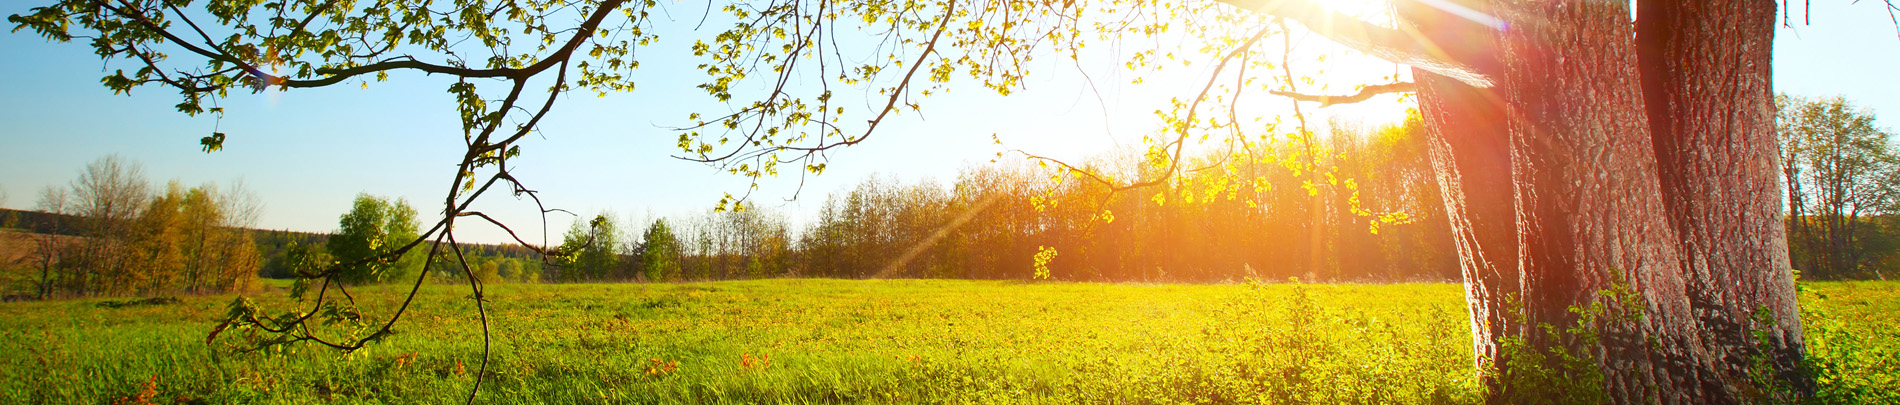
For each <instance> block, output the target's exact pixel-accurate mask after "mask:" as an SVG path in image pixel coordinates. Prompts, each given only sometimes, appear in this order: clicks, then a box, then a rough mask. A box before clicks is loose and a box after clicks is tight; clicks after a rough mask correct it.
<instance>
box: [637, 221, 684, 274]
mask: <svg viewBox="0 0 1900 405" xmlns="http://www.w3.org/2000/svg"><path fill="white" fill-rule="evenodd" d="M640 240H641V244H640V255H639V260H640V269H641V270H642V271H644V272H645V276H646V278H647V280H648V281H672V280H678V279H679V277H680V263H679V256H680V246H679V245H680V242H679V238H677V237H674V236H673V230H672V229H671V228H668V227H667V226H666V220H665V219H660V220H656V221H653V225H649V226H647V231H646V233H644V234H642V235H641V236H640Z"/></svg>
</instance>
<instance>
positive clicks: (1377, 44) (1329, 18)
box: [1219, 0, 1492, 87]
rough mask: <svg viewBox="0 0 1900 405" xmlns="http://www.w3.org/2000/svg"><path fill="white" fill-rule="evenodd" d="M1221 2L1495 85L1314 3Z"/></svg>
mask: <svg viewBox="0 0 1900 405" xmlns="http://www.w3.org/2000/svg"><path fill="white" fill-rule="evenodd" d="M1219 1H1220V2H1222V3H1227V4H1229V5H1232V6H1234V7H1238V8H1241V9H1244V10H1251V11H1255V12H1260V13H1266V14H1269V15H1274V16H1279V17H1284V18H1286V19H1289V20H1293V21H1295V22H1298V23H1300V25H1304V26H1306V28H1307V29H1309V30H1312V31H1313V32H1314V33H1317V34H1319V35H1320V36H1324V37H1326V39H1330V40H1333V42H1337V43H1339V44H1340V45H1344V46H1346V47H1348V48H1352V49H1354V50H1357V51H1360V52H1365V53H1366V54H1367V55H1372V56H1373V57H1376V58H1379V59H1384V60H1386V61H1389V62H1392V63H1399V64H1406V65H1411V66H1412V67H1416V68H1419V69H1425V70H1426V71H1430V72H1432V73H1437V74H1440V75H1444V76H1445V77H1449V78H1452V79H1455V80H1458V81H1460V82H1464V83H1465V84H1469V85H1472V86H1474V87H1491V84H1492V83H1491V75H1490V74H1488V73H1486V72H1481V71H1479V70H1478V69H1477V67H1475V66H1472V65H1470V64H1467V63H1465V62H1462V61H1458V60H1453V59H1452V58H1450V57H1448V56H1446V55H1444V53H1443V52H1435V51H1433V45H1432V44H1429V43H1425V42H1423V40H1422V39H1420V38H1416V37H1414V36H1412V35H1409V34H1406V33H1404V32H1401V31H1399V30H1394V29H1390V28H1385V27H1380V26H1378V25H1376V24H1372V23H1368V22H1365V21H1360V20H1359V19H1356V18H1352V17H1350V16H1347V15H1344V14H1340V13H1339V12H1336V11H1332V10H1329V9H1327V8H1325V7H1321V6H1320V5H1319V4H1318V3H1317V2H1314V1H1312V0H1219Z"/></svg>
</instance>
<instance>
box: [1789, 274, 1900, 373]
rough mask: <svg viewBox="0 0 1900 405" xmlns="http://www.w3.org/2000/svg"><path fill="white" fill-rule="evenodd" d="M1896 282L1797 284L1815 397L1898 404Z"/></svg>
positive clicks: (1899, 286) (1899, 304) (1899, 307)
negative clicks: (1799, 286) (1799, 287)
mask: <svg viewBox="0 0 1900 405" xmlns="http://www.w3.org/2000/svg"><path fill="white" fill-rule="evenodd" d="M1896 297H1900V283H1895V282H1884V281H1883V282H1843V283H1811V282H1802V283H1801V301H1802V302H1803V303H1804V304H1809V303H1827V304H1828V305H1802V306H1801V323H1802V326H1803V327H1804V332H1805V337H1806V339H1805V340H1806V342H1807V347H1808V370H1809V372H1811V373H1812V375H1813V377H1814V382H1815V384H1816V385H1817V386H1818V387H1819V389H1817V390H1816V393H1815V397H1814V402H1816V403H1824V404H1891V403H1900V330H1896V329H1895V328H1894V327H1893V326H1894V325H1900V299H1896Z"/></svg>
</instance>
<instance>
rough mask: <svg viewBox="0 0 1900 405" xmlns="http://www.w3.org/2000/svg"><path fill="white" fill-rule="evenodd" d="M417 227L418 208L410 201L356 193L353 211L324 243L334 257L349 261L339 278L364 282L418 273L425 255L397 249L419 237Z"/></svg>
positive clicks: (397, 278) (339, 222)
mask: <svg viewBox="0 0 1900 405" xmlns="http://www.w3.org/2000/svg"><path fill="white" fill-rule="evenodd" d="M417 227H418V225H417V222H416V209H415V208H410V207H409V201H407V200H402V199H397V200H395V201H390V200H388V199H385V198H382V197H377V196H373V195H369V194H357V195H356V200H355V201H354V202H353V203H351V205H350V212H348V213H344V214H343V216H342V218H340V219H338V220H337V231H336V233H335V234H333V235H331V236H330V239H329V241H328V242H326V243H325V245H324V248H325V250H327V251H328V252H329V253H330V257H331V258H333V259H335V260H336V261H337V262H339V263H347V264H348V266H347V267H344V268H343V270H341V272H340V273H339V277H338V281H342V282H346V283H352V284H365V283H378V282H386V281H394V280H399V279H403V278H406V277H411V276H414V275H416V274H417V272H419V271H421V270H422V269H421V266H422V264H421V260H423V258H424V257H425V256H424V255H412V254H407V253H406V252H396V249H398V248H400V247H401V246H402V244H404V243H407V242H408V241H410V240H413V239H415V238H416V228H417ZM392 253H393V254H392Z"/></svg>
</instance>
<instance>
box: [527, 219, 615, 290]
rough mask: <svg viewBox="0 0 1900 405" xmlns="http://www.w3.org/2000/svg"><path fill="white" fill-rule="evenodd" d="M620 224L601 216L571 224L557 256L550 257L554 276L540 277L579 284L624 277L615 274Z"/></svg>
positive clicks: (562, 239) (563, 237)
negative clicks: (553, 265)
mask: <svg viewBox="0 0 1900 405" xmlns="http://www.w3.org/2000/svg"><path fill="white" fill-rule="evenodd" d="M620 248H621V241H620V225H618V224H616V223H615V221H614V219H613V216H611V215H607V214H601V215H596V216H594V219H593V220H592V221H587V222H586V223H584V224H583V223H582V222H581V221H574V224H573V225H572V226H570V227H568V229H567V235H565V236H562V238H561V246H560V248H559V249H558V252H559V253H560V254H559V255H557V256H556V257H554V258H552V260H553V261H554V262H555V265H556V267H557V268H558V269H556V271H555V272H554V273H549V274H543V276H545V277H551V278H549V279H547V280H545V281H559V282H567V283H573V282H581V281H596V280H622V279H625V278H627V277H626V275H624V274H618V273H619V270H620V264H621V260H622V259H621V257H620Z"/></svg>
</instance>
